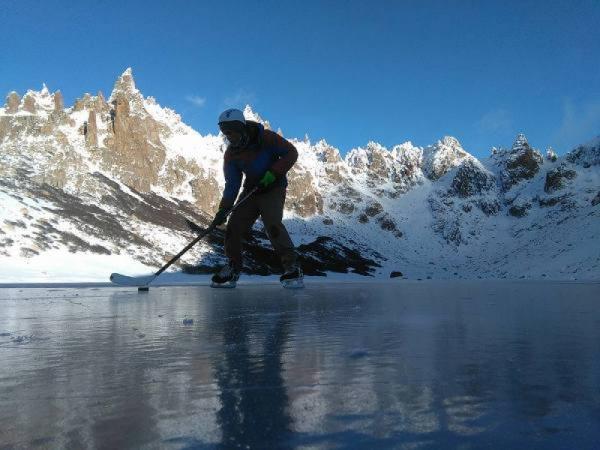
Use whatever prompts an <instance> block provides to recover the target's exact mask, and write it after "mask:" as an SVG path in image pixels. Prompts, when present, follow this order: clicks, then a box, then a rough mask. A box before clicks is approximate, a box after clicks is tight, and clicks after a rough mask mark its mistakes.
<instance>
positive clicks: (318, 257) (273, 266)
mask: <svg viewBox="0 0 600 450" xmlns="http://www.w3.org/2000/svg"><path fill="white" fill-rule="evenodd" d="M216 238H217V240H218V239H221V241H217V242H216V245H215V247H216V248H215V251H218V252H220V253H222V239H223V235H222V232H220V233H217V234H216ZM296 251H297V252H298V260H299V262H300V265H301V266H302V270H303V271H304V274H305V275H309V276H327V274H326V272H338V273H356V274H359V275H365V276H372V275H373V274H372V272H374V270H375V268H376V267H381V265H380V264H378V263H377V262H376V261H375V260H374V259H371V258H368V257H366V256H364V255H369V256H371V257H373V258H375V259H381V258H382V255H380V254H378V253H376V252H372V251H369V250H368V249H365V248H361V247H360V246H358V244H357V245H356V248H350V247H348V246H346V245H343V244H341V243H339V242H337V241H336V240H335V239H333V238H330V237H326V236H321V237H318V238H317V239H316V240H314V241H313V242H311V243H309V244H303V245H300V246H298V247H297V249H296ZM217 268H218V265H211V264H207V263H206V262H204V261H200V263H199V264H198V265H194V266H191V265H186V266H184V268H183V270H184V272H186V273H203V274H206V273H213V272H214V271H216V270H217ZM282 270H283V269H282V267H281V264H280V261H279V258H278V257H277V255H276V254H275V252H274V251H273V249H272V248H271V246H270V243H269V242H268V239H267V237H266V235H265V234H264V233H262V232H259V233H257V232H254V233H253V236H251V237H249V239H248V240H247V241H246V243H245V246H244V268H243V271H244V273H247V274H253V275H272V274H279V273H281V272H282Z"/></svg>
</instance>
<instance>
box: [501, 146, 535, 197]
mask: <svg viewBox="0 0 600 450" xmlns="http://www.w3.org/2000/svg"><path fill="white" fill-rule="evenodd" d="M496 156H499V157H505V159H503V160H502V161H501V163H500V165H501V169H502V187H503V189H504V190H505V191H508V190H509V189H510V188H512V187H513V186H514V185H516V184H518V183H520V182H521V181H523V180H529V179H531V178H533V177H534V176H535V174H537V173H538V171H539V170H540V166H541V165H542V164H543V162H544V158H543V157H542V155H541V153H540V152H539V151H537V150H536V149H534V148H531V147H530V146H529V143H528V142H527V139H526V138H525V136H524V135H523V134H519V135H518V136H517V140H516V141H515V143H514V144H513V147H512V149H511V150H510V152H508V153H507V154H506V153H500V154H497V155H496Z"/></svg>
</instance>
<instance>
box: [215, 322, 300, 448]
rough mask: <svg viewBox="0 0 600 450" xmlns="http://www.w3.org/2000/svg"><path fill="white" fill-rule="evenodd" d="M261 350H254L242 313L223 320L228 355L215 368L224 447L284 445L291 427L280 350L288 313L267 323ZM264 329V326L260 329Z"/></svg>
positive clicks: (285, 338) (224, 340)
mask: <svg viewBox="0 0 600 450" xmlns="http://www.w3.org/2000/svg"><path fill="white" fill-rule="evenodd" d="M266 327H267V330H265V333H264V343H263V347H262V353H259V354H251V353H250V349H249V342H248V335H249V333H250V331H251V330H250V327H249V325H248V322H247V321H246V319H245V318H244V317H243V316H238V317H232V318H227V319H225V321H224V322H223V346H224V350H225V355H224V358H223V359H222V360H221V361H220V362H219V363H218V364H217V366H216V378H217V383H218V385H219V391H220V400H221V409H220V410H219V412H218V413H217V420H218V423H219V425H220V427H221V431H222V433H223V437H222V441H221V446H220V447H221V448H227V449H229V448H233V447H235V446H237V445H241V448H285V447H287V445H286V442H288V439H289V436H290V430H291V418H290V416H289V413H288V396H287V392H286V390H285V386H284V382H283V376H282V374H281V370H282V361H281V353H282V348H283V346H284V343H285V341H286V340H287V337H288V327H289V318H288V317H287V316H286V315H285V314H284V315H282V316H279V317H278V318H277V321H276V323H274V324H272V323H271V324H267V325H266ZM256 331H261V330H256Z"/></svg>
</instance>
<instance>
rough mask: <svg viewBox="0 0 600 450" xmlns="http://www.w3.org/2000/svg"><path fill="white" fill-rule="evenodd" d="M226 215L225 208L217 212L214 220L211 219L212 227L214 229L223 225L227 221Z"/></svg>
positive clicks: (227, 210)
mask: <svg viewBox="0 0 600 450" xmlns="http://www.w3.org/2000/svg"><path fill="white" fill-rule="evenodd" d="M227 213H229V209H226V208H221V209H219V211H218V212H217V214H216V215H215V218H214V219H213V222H212V223H213V225H214V226H216V227H218V226H219V225H223V224H224V223H225V221H226V220H227Z"/></svg>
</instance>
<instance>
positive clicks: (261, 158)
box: [219, 120, 298, 208]
mask: <svg viewBox="0 0 600 450" xmlns="http://www.w3.org/2000/svg"><path fill="white" fill-rule="evenodd" d="M246 126H247V127H248V133H249V140H248V144H247V145H246V147H244V148H242V149H239V148H235V147H231V146H229V147H227V150H226V151H225V157H224V162H223V172H224V174H225V190H224V191H223V198H222V200H221V204H220V206H219V207H220V208H229V207H231V206H232V205H233V203H234V202H235V199H236V197H237V195H238V193H239V190H240V187H241V185H242V174H243V175H245V177H246V178H245V180H244V189H251V188H252V187H254V186H256V185H257V184H258V182H259V180H260V179H261V177H262V176H263V175H264V173H265V172H266V171H267V170H271V171H272V172H273V173H274V174H275V176H276V177H277V180H276V181H275V184H276V185H278V186H287V178H286V176H285V175H286V173H287V172H288V170H290V169H291V168H292V166H293V165H294V163H295V162H296V159H298V151H297V150H296V147H294V145H293V144H292V143H291V142H289V141H288V140H286V139H284V138H282V137H281V136H279V135H278V134H277V133H275V132H273V131H271V130H266V129H265V128H264V127H263V126H262V124H260V123H256V122H252V121H249V120H248V121H246Z"/></svg>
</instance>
